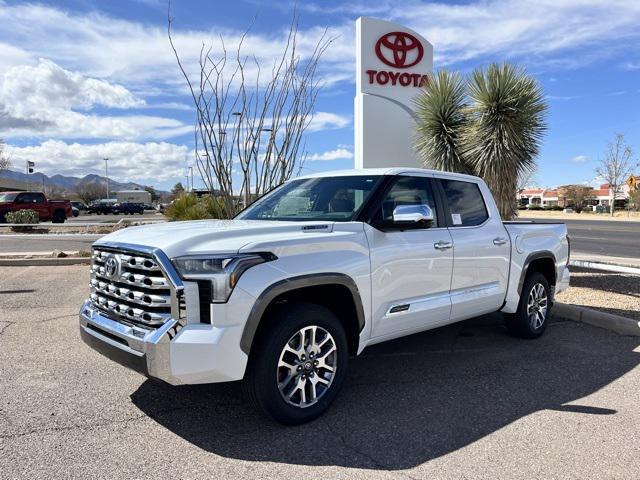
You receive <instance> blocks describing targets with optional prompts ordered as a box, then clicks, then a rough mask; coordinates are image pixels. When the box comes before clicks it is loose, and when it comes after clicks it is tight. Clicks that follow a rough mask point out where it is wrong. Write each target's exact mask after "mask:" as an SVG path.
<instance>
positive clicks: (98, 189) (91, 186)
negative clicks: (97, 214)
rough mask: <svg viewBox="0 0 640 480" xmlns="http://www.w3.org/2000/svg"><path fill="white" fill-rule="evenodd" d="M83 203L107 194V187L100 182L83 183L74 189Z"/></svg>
mask: <svg viewBox="0 0 640 480" xmlns="http://www.w3.org/2000/svg"><path fill="white" fill-rule="evenodd" d="M73 191H74V193H75V194H76V195H77V196H78V198H80V200H81V201H82V202H83V203H87V204H88V203H91V202H93V201H94V200H99V199H101V198H105V197H106V196H107V187H106V186H105V185H101V184H99V183H94V182H91V183H81V184H79V185H76V187H75V188H74V189H73Z"/></svg>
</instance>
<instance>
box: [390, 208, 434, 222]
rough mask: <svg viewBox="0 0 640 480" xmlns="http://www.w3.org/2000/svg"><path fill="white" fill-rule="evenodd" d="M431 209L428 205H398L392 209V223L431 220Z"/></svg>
mask: <svg viewBox="0 0 640 480" xmlns="http://www.w3.org/2000/svg"><path fill="white" fill-rule="evenodd" d="M432 221H433V211H432V210H431V207H430V206H429V205H399V206H397V207H396V208H394V209H393V222H394V223H418V222H432Z"/></svg>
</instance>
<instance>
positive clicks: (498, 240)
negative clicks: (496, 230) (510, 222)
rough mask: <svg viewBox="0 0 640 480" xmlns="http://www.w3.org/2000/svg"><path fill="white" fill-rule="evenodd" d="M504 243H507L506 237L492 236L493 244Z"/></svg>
mask: <svg viewBox="0 0 640 480" xmlns="http://www.w3.org/2000/svg"><path fill="white" fill-rule="evenodd" d="M505 243H507V239H506V238H501V237H498V238H494V239H493V244H494V245H504V244H505Z"/></svg>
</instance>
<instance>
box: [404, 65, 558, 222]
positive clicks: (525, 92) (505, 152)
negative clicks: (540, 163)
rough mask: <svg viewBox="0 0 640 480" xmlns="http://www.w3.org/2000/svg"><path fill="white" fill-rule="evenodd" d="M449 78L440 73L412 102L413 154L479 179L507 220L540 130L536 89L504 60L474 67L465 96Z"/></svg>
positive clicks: (541, 104)
mask: <svg viewBox="0 0 640 480" xmlns="http://www.w3.org/2000/svg"><path fill="white" fill-rule="evenodd" d="M454 78H456V77H455V75H452V74H443V73H442V72H440V73H439V74H438V75H437V76H436V77H435V78H434V81H433V82H431V83H430V84H428V85H427V86H426V87H425V89H424V90H423V92H422V94H421V95H420V97H419V99H418V100H417V105H418V107H419V108H418V109H417V112H418V129H417V130H418V135H419V139H418V141H417V142H416V148H417V151H418V154H419V155H420V156H421V158H422V160H423V162H424V163H425V165H427V166H429V167H432V168H436V169H440V170H449V171H457V172H463V173H472V174H474V175H477V176H479V177H481V178H483V179H484V180H485V182H487V185H488V186H489V188H490V189H491V192H492V193H493V196H494V198H495V200H496V203H497V205H498V209H499V210H500V214H501V215H502V218H504V219H510V218H513V217H514V215H515V214H516V209H515V197H516V190H517V183H518V178H519V177H521V176H522V175H523V174H524V173H525V172H527V171H528V170H532V169H534V168H535V165H536V164H535V157H536V156H537V155H538V151H539V148H540V142H541V140H542V137H543V135H544V132H545V131H546V124H545V121H544V114H545V112H546V109H547V105H546V102H545V100H544V95H543V93H542V90H541V88H540V86H539V84H538V82H537V81H536V80H535V79H534V78H532V77H530V76H528V75H527V74H526V72H525V71H524V70H523V69H521V68H518V67H515V66H513V65H510V64H506V63H505V64H503V65H497V64H492V65H490V66H489V67H488V68H487V69H486V71H485V70H483V69H477V70H475V71H474V72H473V74H472V75H471V77H470V78H469V79H468V80H467V82H466V85H465V87H466V95H465V94H464V93H461V92H465V88H464V87H462V84H461V82H459V81H458V82H457V83H456V82H455V81H453V80H452V79H454ZM445 79H448V80H445ZM443 132H450V133H449V135H444V134H443ZM454 140H455V141H454ZM451 150H454V151H455V153H452V151H451ZM452 159H459V160H458V161H457V162H454V161H452Z"/></svg>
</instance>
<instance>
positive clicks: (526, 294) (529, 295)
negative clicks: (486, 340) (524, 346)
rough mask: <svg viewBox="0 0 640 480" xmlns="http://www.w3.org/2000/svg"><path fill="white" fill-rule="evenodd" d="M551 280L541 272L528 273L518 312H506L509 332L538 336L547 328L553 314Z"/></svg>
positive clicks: (523, 335) (529, 336)
mask: <svg viewBox="0 0 640 480" xmlns="http://www.w3.org/2000/svg"><path fill="white" fill-rule="evenodd" d="M551 306H552V303H551V294H550V288H549V282H548V281H547V279H546V277H545V276H544V275H542V274H541V273H539V272H531V273H528V274H527V276H526V278H525V280H524V284H523V285H522V294H521V295H520V303H519V304H518V310H517V311H516V313H511V314H505V323H506V325H507V329H508V330H509V333H511V334H512V335H514V336H516V337H520V338H529V339H531V338H538V337H539V336H541V335H542V334H543V333H544V331H545V330H546V329H547V324H548V323H549V317H550V315H551Z"/></svg>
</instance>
